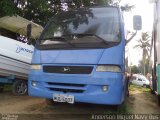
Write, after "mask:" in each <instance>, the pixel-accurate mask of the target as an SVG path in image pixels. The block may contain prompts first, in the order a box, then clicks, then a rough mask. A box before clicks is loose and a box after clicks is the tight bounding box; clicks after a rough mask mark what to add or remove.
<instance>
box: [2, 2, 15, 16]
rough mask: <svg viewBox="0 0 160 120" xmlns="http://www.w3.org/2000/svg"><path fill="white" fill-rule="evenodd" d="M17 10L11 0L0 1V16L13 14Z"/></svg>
mask: <svg viewBox="0 0 160 120" xmlns="http://www.w3.org/2000/svg"><path fill="white" fill-rule="evenodd" d="M16 12H17V10H16V7H15V4H14V2H13V1H12V0H1V1H0V17H2V16H5V15H13V14H15V13H16Z"/></svg>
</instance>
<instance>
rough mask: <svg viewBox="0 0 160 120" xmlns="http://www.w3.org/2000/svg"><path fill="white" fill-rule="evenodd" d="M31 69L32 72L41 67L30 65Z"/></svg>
mask: <svg viewBox="0 0 160 120" xmlns="http://www.w3.org/2000/svg"><path fill="white" fill-rule="evenodd" d="M31 69H32V70H40V69H41V65H31Z"/></svg>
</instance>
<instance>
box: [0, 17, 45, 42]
mask: <svg viewBox="0 0 160 120" xmlns="http://www.w3.org/2000/svg"><path fill="white" fill-rule="evenodd" d="M28 24H31V25H32V35H31V37H32V38H33V39H36V38H38V37H39V36H40V34H41V32H42V30H43V27H42V26H41V25H38V24H36V23H33V22H31V21H29V20H27V19H25V18H23V17H20V16H18V15H16V16H5V17H1V18H0V28H3V29H6V30H10V31H12V32H15V33H18V34H21V35H24V36H26V33H27V32H26V31H27V25H28Z"/></svg>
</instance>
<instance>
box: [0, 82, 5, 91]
mask: <svg viewBox="0 0 160 120" xmlns="http://www.w3.org/2000/svg"><path fill="white" fill-rule="evenodd" d="M3 90H4V85H3V84H0V93H2V92H3Z"/></svg>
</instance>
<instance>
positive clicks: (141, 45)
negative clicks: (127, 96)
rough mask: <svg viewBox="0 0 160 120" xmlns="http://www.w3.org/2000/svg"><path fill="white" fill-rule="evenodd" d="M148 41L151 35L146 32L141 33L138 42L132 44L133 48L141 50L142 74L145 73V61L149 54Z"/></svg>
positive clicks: (149, 46)
mask: <svg viewBox="0 0 160 120" xmlns="http://www.w3.org/2000/svg"><path fill="white" fill-rule="evenodd" d="M150 41H151V37H150V36H149V34H148V33H147V32H145V33H142V35H141V39H139V40H138V41H137V42H138V44H137V45H135V46H134V48H138V49H141V50H142V62H143V74H144V75H145V74H146V66H145V64H146V62H147V59H148V58H149V56H150V53H149V52H150V48H151V45H150Z"/></svg>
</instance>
